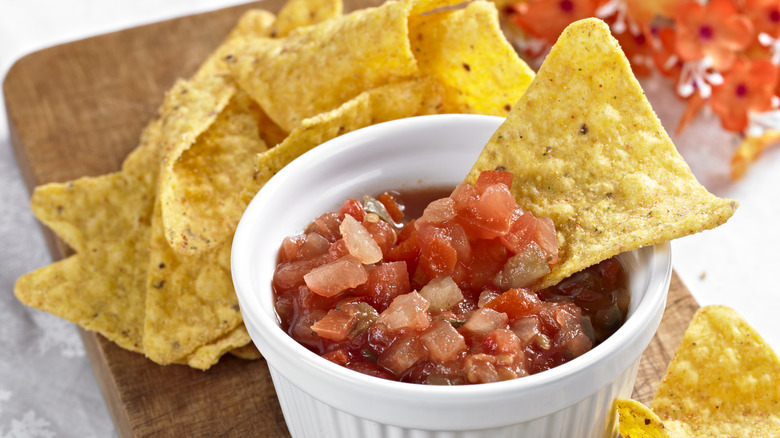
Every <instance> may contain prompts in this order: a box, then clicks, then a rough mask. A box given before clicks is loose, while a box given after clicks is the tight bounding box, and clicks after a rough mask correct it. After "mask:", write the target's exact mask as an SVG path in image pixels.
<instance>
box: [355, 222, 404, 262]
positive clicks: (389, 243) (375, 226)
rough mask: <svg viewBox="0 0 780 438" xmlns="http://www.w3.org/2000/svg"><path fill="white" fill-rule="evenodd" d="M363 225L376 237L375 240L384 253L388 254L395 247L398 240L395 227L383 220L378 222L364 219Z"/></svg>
mask: <svg viewBox="0 0 780 438" xmlns="http://www.w3.org/2000/svg"><path fill="white" fill-rule="evenodd" d="M363 226H364V227H365V228H366V230H368V232H369V233H370V234H371V237H373V238H374V241H375V242H376V243H377V245H379V248H380V249H381V250H382V254H383V255H387V254H389V253H390V251H391V250H392V249H393V245H394V244H395V242H396V241H397V240H398V236H397V235H396V233H395V230H394V229H393V227H392V226H391V225H390V224H388V223H387V222H385V221H383V220H379V221H376V222H369V221H368V220H364V221H363Z"/></svg>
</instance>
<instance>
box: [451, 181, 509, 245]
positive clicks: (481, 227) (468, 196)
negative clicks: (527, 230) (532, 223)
mask: <svg viewBox="0 0 780 438" xmlns="http://www.w3.org/2000/svg"><path fill="white" fill-rule="evenodd" d="M461 186H466V187H470V186H468V185H464V184H461V185H459V186H458V187H461ZM456 193H457V195H458V198H454V196H455V195H456ZM453 200H454V201H455V211H456V216H455V221H456V222H457V223H459V224H460V225H462V226H463V228H464V229H465V230H466V233H467V234H468V235H470V236H473V237H475V238H479V239H493V238H496V237H499V236H502V235H504V234H506V233H507V232H508V231H509V228H510V225H511V222H512V213H513V211H514V209H515V206H516V204H517V203H516V201H515V198H514V197H513V196H512V194H511V193H510V192H509V189H508V188H507V187H506V186H504V185H503V184H494V185H491V186H488V187H487V188H485V191H484V193H482V194H481V195H480V194H479V193H477V190H476V188H472V190H469V189H467V188H464V189H461V190H458V189H456V191H455V192H453Z"/></svg>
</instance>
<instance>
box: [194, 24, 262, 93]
mask: <svg viewBox="0 0 780 438" xmlns="http://www.w3.org/2000/svg"><path fill="white" fill-rule="evenodd" d="M275 22H276V16H275V15H274V14H272V13H270V12H268V11H264V10H262V9H250V10H248V11H246V12H244V14H243V15H242V16H241V18H239V20H238V23H236V26H235V27H233V29H232V30H231V31H230V34H228V36H227V38H225V41H224V42H223V43H222V44H220V46H219V47H217V50H215V51H214V53H212V54H211V56H209V58H208V59H206V61H205V62H204V63H203V64H201V66H200V67H199V68H198V71H197V72H196V73H195V75H193V78H199V77H209V76H223V77H224V78H225V80H232V79H230V78H229V73H230V67H229V66H228V61H229V60H230V59H231V56H232V54H233V52H234V51H235V46H236V44H237V43H239V42H240V41H242V40H243V39H244V38H251V37H270V36H271V33H272V28H273V25H274V23H275Z"/></svg>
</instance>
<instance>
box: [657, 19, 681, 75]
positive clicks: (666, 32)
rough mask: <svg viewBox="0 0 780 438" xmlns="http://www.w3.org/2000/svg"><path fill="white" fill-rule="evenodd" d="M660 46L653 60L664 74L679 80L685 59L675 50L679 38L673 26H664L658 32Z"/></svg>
mask: <svg viewBox="0 0 780 438" xmlns="http://www.w3.org/2000/svg"><path fill="white" fill-rule="evenodd" d="M656 37H657V40H658V47H656V50H655V51H654V52H653V61H654V62H655V68H657V69H658V71H659V72H660V73H661V74H662V75H664V76H668V77H670V78H672V79H674V82H675V83H677V80H678V79H679V78H680V73H681V72H682V66H683V61H682V59H680V56H679V55H677V52H676V51H675V45H674V42H675V41H676V39H677V32H676V31H675V30H674V28H672V27H662V28H661V29H659V30H658V32H657V35H656Z"/></svg>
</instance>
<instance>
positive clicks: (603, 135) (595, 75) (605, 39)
mask: <svg viewBox="0 0 780 438" xmlns="http://www.w3.org/2000/svg"><path fill="white" fill-rule="evenodd" d="M497 168H501V169H505V170H509V171H511V172H513V173H514V181H513V186H512V193H513V194H514V195H515V197H516V198H517V200H518V203H519V204H520V205H521V206H522V207H523V208H525V209H527V210H530V211H531V212H532V213H534V215H536V216H548V217H550V218H552V220H553V222H554V223H555V226H556V229H557V232H558V244H559V256H560V261H559V263H558V264H557V265H555V266H554V267H553V269H552V272H551V273H550V274H548V275H547V276H546V277H544V278H543V279H542V282H541V284H539V285H538V287H539V288H541V287H546V286H550V285H553V284H556V283H558V282H559V281H560V280H562V279H564V278H566V277H568V276H569V275H571V274H573V273H574V272H577V271H579V270H581V269H583V268H585V267H587V266H590V265H593V264H595V263H597V262H599V261H601V260H604V259H606V258H609V257H611V256H613V255H615V254H618V253H621V252H623V251H628V250H632V249H636V248H640V247H642V246H646V245H653V244H654V243H657V242H663V241H667V240H671V239H674V238H677V237H682V236H685V235H689V234H693V233H696V232H698V231H701V230H705V229H709V228H713V227H716V226H718V225H720V224H723V223H724V222H725V221H726V220H727V219H728V218H729V217H731V215H732V214H733V213H734V210H735V209H736V206H737V203H736V201H734V200H730V199H720V198H717V197H715V196H713V195H712V194H710V193H709V192H707V190H706V189H705V188H704V187H702V186H701V185H700V184H699V183H698V181H696V178H695V177H694V176H693V174H691V171H690V169H689V168H688V166H687V165H686V164H685V161H684V160H683V158H682V157H681V156H680V155H679V153H678V152H677V150H676V149H675V147H674V145H673V144H672V142H671V140H670V139H669V136H668V135H667V134H666V132H665V131H664V129H663V126H662V125H661V123H660V121H659V120H658V118H657V117H656V115H655V113H654V112H653V110H652V108H651V107H650V104H649V102H648V101H647V99H646V97H645V95H644V93H643V92H642V89H641V87H640V85H639V83H638V82H637V80H636V78H635V77H634V75H633V74H632V72H631V67H630V65H629V63H628V60H627V59H626V57H625V55H624V54H623V52H622V51H621V50H620V47H619V45H618V43H617V41H616V40H615V39H614V38H613V37H612V35H611V34H610V31H609V27H608V26H607V25H606V24H605V23H604V22H602V21H601V20H598V19H586V20H582V21H578V22H575V23H573V24H572V25H570V26H569V27H568V28H567V29H566V30H565V31H564V32H563V34H562V35H561V37H560V38H559V40H558V42H557V43H556V44H555V46H553V48H552V50H551V51H550V54H549V55H548V56H547V58H546V59H545V61H544V64H543V65H542V66H541V68H540V69H539V72H538V73H537V75H536V77H535V78H534V80H533V82H532V83H531V85H530V86H529V87H528V89H527V90H526V92H525V94H524V95H523V96H522V98H520V100H519V101H518V102H517V104H516V105H515V107H514V108H513V109H512V111H511V112H510V114H509V116H508V117H507V119H506V121H505V122H504V123H503V124H502V125H501V126H500V127H499V128H498V130H497V131H496V132H495V133H494V134H493V136H492V138H491V139H490V141H489V142H488V144H487V145H486V146H485V148H484V150H483V152H482V153H481V155H480V157H479V159H478V161H477V163H476V164H475V165H474V167H473V168H472V170H471V172H470V174H469V175H468V177H467V179H466V180H467V182H472V183H473V182H474V181H475V180H476V177H477V175H478V174H479V172H480V171H482V170H485V169H497Z"/></svg>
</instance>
